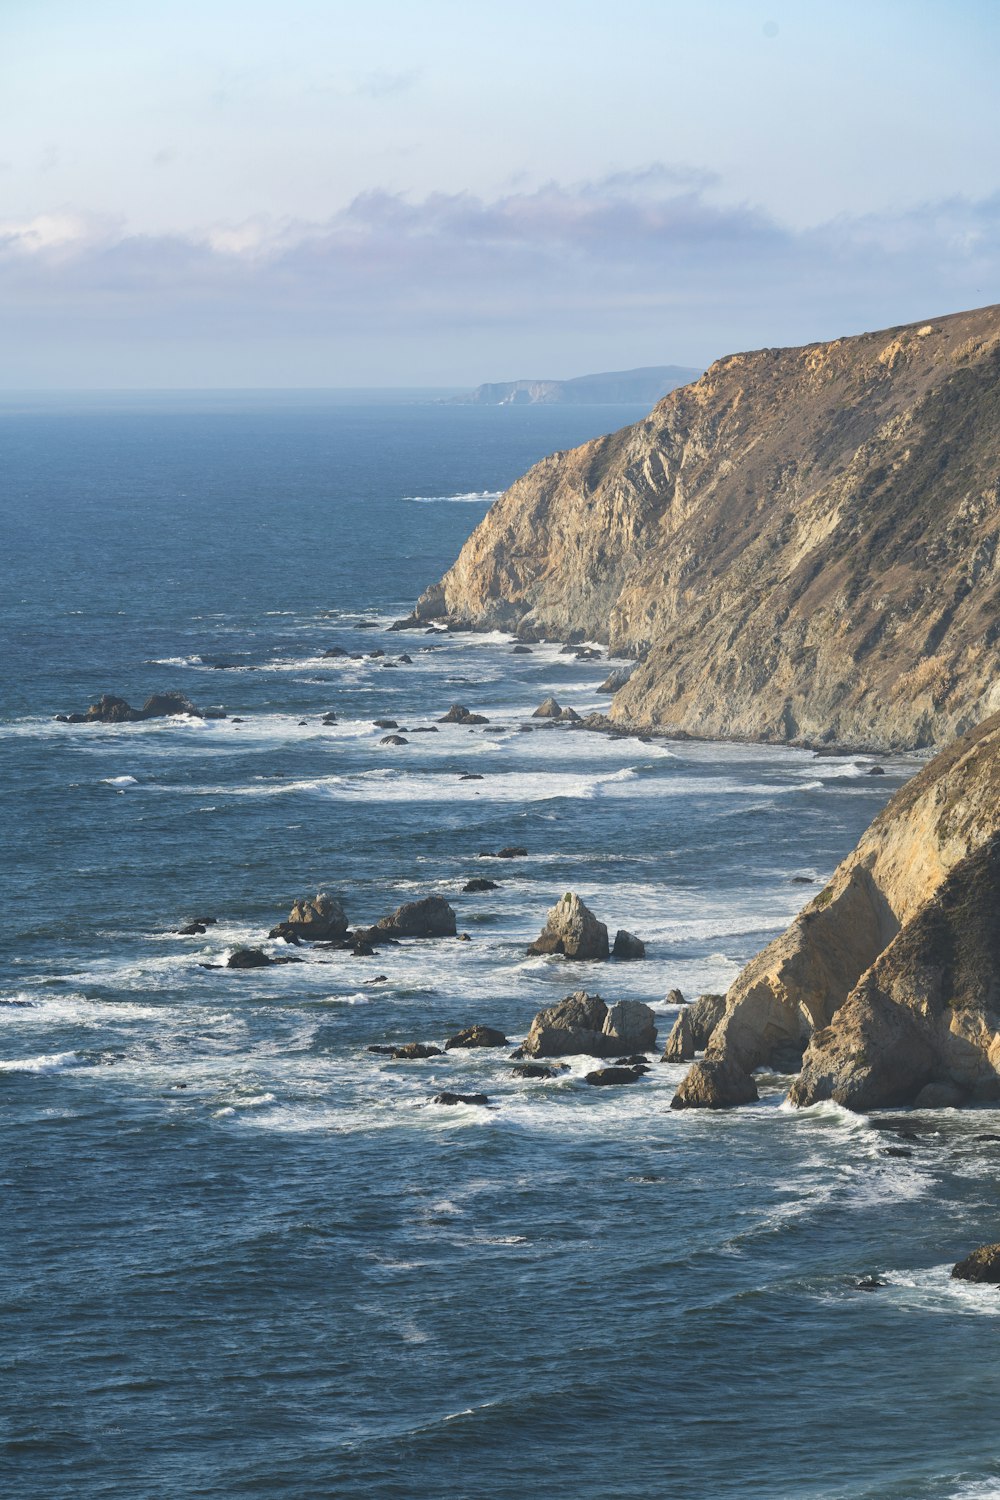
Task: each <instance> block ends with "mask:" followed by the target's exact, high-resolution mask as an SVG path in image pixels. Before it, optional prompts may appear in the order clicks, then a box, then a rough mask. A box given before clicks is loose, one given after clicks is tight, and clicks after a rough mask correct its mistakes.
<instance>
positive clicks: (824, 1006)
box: [681, 714, 1000, 1109]
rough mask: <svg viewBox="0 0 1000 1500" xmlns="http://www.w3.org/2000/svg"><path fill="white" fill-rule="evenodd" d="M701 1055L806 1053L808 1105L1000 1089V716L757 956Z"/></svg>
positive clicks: (753, 1063)
mask: <svg viewBox="0 0 1000 1500" xmlns="http://www.w3.org/2000/svg"><path fill="white" fill-rule="evenodd" d="M803 1052H804V1056H803V1055H802V1054H803ZM705 1057H706V1061H707V1062H709V1063H712V1064H715V1063H720V1064H723V1063H724V1064H725V1065H726V1068H727V1070H729V1073H730V1074H732V1072H733V1070H736V1071H737V1072H738V1073H739V1074H740V1075H742V1076H743V1077H744V1078H745V1077H747V1076H748V1075H749V1074H750V1073H751V1072H752V1071H753V1070H754V1069H755V1068H757V1067H759V1066H761V1065H763V1064H767V1065H771V1066H775V1067H778V1068H779V1069H782V1070H784V1071H797V1070H798V1068H799V1064H800V1059H801V1071H800V1072H799V1076H798V1078H797V1079H796V1081H795V1083H794V1084H793V1086H792V1090H791V1099H792V1101H793V1102H794V1103H796V1104H802V1105H805V1104H813V1103H815V1102H817V1101H819V1100H822V1099H834V1100H836V1101H837V1102H838V1103H841V1104H844V1105H846V1106H848V1107H849V1108H854V1109H871V1108H876V1107H879V1106H882V1105H887V1104H901V1103H909V1102H912V1101H914V1100H917V1099H920V1098H921V1094H922V1092H923V1097H924V1099H925V1100H926V1102H928V1103H931V1102H943V1101H945V1100H949V1101H953V1102H961V1101H967V1100H982V1099H995V1098H998V1097H1000V714H995V715H994V716H993V717H992V718H991V719H989V720H987V721H986V722H985V723H984V724H982V725H981V726H980V727H979V728H978V729H977V730H974V731H973V732H971V733H970V734H968V735H966V736H964V737H963V738H962V739H960V740H958V741H956V742H955V743H954V744H953V745H951V746H950V747H949V748H948V749H947V750H945V751H942V752H941V754H940V755H938V756H937V757H936V758H935V759H934V760H933V761H931V762H930V764H929V765H928V766H926V767H925V768H924V770H923V771H922V772H921V773H920V774H919V775H918V776H915V777H914V778H913V780H912V781H910V782H908V783H907V784H906V785H905V786H904V787H903V788H902V789H901V790H900V791H899V792H898V793H897V794H896V796H895V797H894V798H893V799H892V801H891V802H890V803H889V804H888V805H887V806H886V808H885V809H884V810H883V812H882V813H881V814H880V815H879V817H878V818H876V820H875V822H874V823H873V824H872V825H871V827H870V828H869V829H868V830H867V832H866V833H865V834H864V836H863V837H862V839H861V841H860V842H859V844H858V846H857V847H856V849H855V850H854V851H853V853H851V854H850V855H849V856H848V857H847V859H845V860H844V861H843V863H842V864H841V865H840V866H839V867H838V869H837V870H836V872H835V873H834V876H833V879H832V880H831V881H830V884H829V885H828V886H827V887H826V888H825V889H824V890H823V891H821V892H820V893H819V895H817V896H816V897H815V898H814V899H813V900H812V901H811V902H810V903H809V905H808V906H806V907H805V908H804V910H803V911H802V912H801V913H800V914H799V916H798V917H796V919H795V921H794V922H793V923H792V924H791V926H790V927H789V928H788V929H787V931H786V932H784V933H783V934H782V936H781V937H779V938H777V939H776V940H775V942H773V943H771V944H770V946H769V947H767V948H765V949H764V951H763V952H762V953H760V954H758V956H757V957H756V958H755V959H753V961H752V962H751V963H750V964H748V965H747V967H746V968H745V969H744V971H743V973H742V974H741V975H740V976H739V978H738V979H737V980H736V982H735V984H734V985H733V986H732V988H731V989H730V991H729V993H728V995H727V997H726V1008H725V1012H724V1014H723V1016H722V1019H721V1020H720V1021H719V1022H718V1024H717V1025H716V1027H715V1029H714V1030H713V1032H712V1034H711V1036H710V1037H709V1039H708V1045H707V1047H706V1053H705ZM697 1066H698V1065H697V1064H696V1067H697ZM699 1080H700V1075H699ZM696 1082H698V1087H695V1086H694V1085H695V1083H696ZM691 1084H692V1086H691V1088H690V1089H682V1091H681V1102H682V1103H684V1102H687V1103H690V1104H692V1105H697V1104H699V1103H700V1102H702V1099H701V1093H702V1091H701V1088H700V1081H698V1080H695V1079H694V1078H692V1080H691Z"/></svg>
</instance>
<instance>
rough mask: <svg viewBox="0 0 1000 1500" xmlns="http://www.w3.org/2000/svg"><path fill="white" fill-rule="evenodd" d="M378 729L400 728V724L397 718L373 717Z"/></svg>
mask: <svg viewBox="0 0 1000 1500" xmlns="http://www.w3.org/2000/svg"><path fill="white" fill-rule="evenodd" d="M372 723H373V724H374V726H375V728H376V729H398V728H399V725H398V724H397V723H396V720H395V719H372Z"/></svg>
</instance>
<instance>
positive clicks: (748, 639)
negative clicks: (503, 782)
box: [416, 307, 1000, 747]
mask: <svg viewBox="0 0 1000 1500" xmlns="http://www.w3.org/2000/svg"><path fill="white" fill-rule="evenodd" d="M998 375H1000V308H998V307H989V308H983V309H979V310H978V311H974V312H967V313H958V314H955V315H953V316H951V317H945V318H937V319H934V320H933V321H932V322H929V323H925V324H919V325H918V324H914V325H912V326H909V327H900V328H893V329H889V330H887V331H884V332H881V333H867V334H863V335H861V336H859V337H854V338H842V339H837V340H835V341H833V342H832V343H826V344H812V345H809V346H807V347H805V348H801V349H763V350H758V351H757V352H755V353H750V354H735V355H731V356H729V357H728V358H725V359H722V360H719V361H718V362H717V363H716V364H714V365H713V366H712V367H711V369H709V370H708V371H707V373H706V374H705V375H704V376H702V378H701V379H700V380H698V381H696V382H695V383H694V384H692V385H688V386H685V387H683V388H682V389H680V390H675V391H673V392H672V393H671V394H670V395H668V396H667V397H666V398H665V399H664V400H663V401H661V402H660V403H659V405H658V406H656V407H655V408H654V410H653V411H652V413H651V414H650V416H649V417H647V418H646V419H645V420H644V421H642V422H639V423H637V424H636V425H635V426H633V427H627V428H624V429H622V430H621V431H620V432H616V433H612V434H611V435H610V436H607V437H603V438H598V439H596V440H595V441H593V442H590V443H586V444H584V445H583V446H582V447H580V448H577V449H574V450H573V451H572V452H568V453H557V454H554V455H553V456H552V457H550V458H546V459H544V460H543V461H542V462H541V463H539V464H537V465H536V466H535V467H534V468H533V469H532V470H531V471H530V472H529V473H528V474H527V475H525V476H524V477H523V478H522V479H520V480H518V481H517V483H516V484H514V485H513V487H512V488H511V489H509V490H508V491H507V492H506V494H504V495H503V496H502V497H501V498H500V499H499V500H498V501H497V502H496V504H495V505H494V506H493V507H492V508H491V510H490V511H489V513H488V514H487V516H486V517H485V519H484V520H483V521H482V522H481V524H480V525H479V526H478V527H477V529H476V530H475V532H474V533H473V534H472V536H471V537H470V538H469V540H468V542H467V543H466V544H465V546H464V547H463V549H462V551H461V554H460V555H459V557H458V559H457V561H456V562H455V564H454V566H453V567H452V568H451V570H450V571H449V572H448V573H447V574H446V575H445V577H444V579H443V580H442V581H441V582H440V583H439V584H437V585H435V586H434V587H433V588H431V589H429V590H428V591H427V592H426V593H425V594H424V596H423V597H422V599H421V600H420V602H419V604H418V606H417V610H416V614H417V616H418V617H419V618H420V619H421V620H423V621H427V620H430V619H432V618H434V617H437V616H449V615H450V616H454V617H458V618H460V619H461V620H463V621H464V622H466V623H469V624H472V625H475V626H477V627H480V628H502V629H507V630H513V631H515V632H517V633H518V634H519V635H520V636H521V637H522V638H524V639H534V638H538V637H549V638H557V639H563V640H565V639H567V638H572V637H574V636H575V638H576V639H578V640H579V639H584V638H587V639H598V640H602V641H605V642H607V643H608V644H609V646H610V648H611V650H612V651H613V652H614V653H616V654H619V655H624V656H631V657H637V658H640V665H639V666H638V667H637V668H636V670H635V671H634V673H633V674H632V676H631V678H630V680H629V681H628V682H627V683H625V685H624V686H622V687H620V688H619V690H618V692H617V693H616V695H615V697H614V700H613V703H612V709H611V717H612V719H613V721H615V722H616V723H618V724H623V725H644V726H655V727H658V728H659V729H661V730H662V731H666V732H671V731H675V730H684V731H688V732H691V733H694V734H698V735H704V736H714V737H723V738H727V737H728V738H748V739H754V740H766V741H779V742H788V741H807V742H813V743H825V742H839V743H841V744H845V745H853V746H882V747H914V746H929V745H941V744H944V743H946V742H947V741H948V740H949V739H950V738H951V737H952V736H953V735H955V734H957V733H961V732H963V731H964V730H967V729H968V728H970V727H971V726H972V725H974V724H975V723H977V722H978V721H979V720H981V719H982V718H984V717H986V716H987V715H988V714H989V713H991V712H993V711H995V710H996V709H997V708H998V707H1000V670H998V669H1000V627H998V623H997V620H998V609H1000V547H998V538H1000V457H998V444H997V431H998V428H1000V379H998Z"/></svg>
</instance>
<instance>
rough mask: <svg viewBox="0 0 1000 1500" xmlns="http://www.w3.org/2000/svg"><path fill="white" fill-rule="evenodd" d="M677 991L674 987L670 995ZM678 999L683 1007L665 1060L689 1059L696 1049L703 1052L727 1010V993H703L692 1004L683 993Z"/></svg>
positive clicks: (680, 1060)
mask: <svg viewBox="0 0 1000 1500" xmlns="http://www.w3.org/2000/svg"><path fill="white" fill-rule="evenodd" d="M675 994H676V995H679V994H680V991H679V990H671V992H670V995H668V996H667V999H668V1000H670V998H671V995H675ZM671 1003H673V1004H676V1003H678V1002H676V1001H672V1002H671ZM679 1003H680V1004H681V1010H680V1011H679V1012H678V1014H677V1020H676V1021H675V1022H674V1025H673V1030H672V1031H671V1033H670V1035H669V1036H668V1037H667V1045H666V1046H665V1047H664V1049H663V1059H662V1060H663V1061H664V1062H690V1060H691V1058H692V1057H694V1055H695V1053H696V1052H704V1050H705V1048H706V1047H707V1046H708V1039H709V1037H710V1036H711V1035H712V1032H713V1031H714V1030H715V1028H716V1026H717V1025H718V1024H719V1022H720V1021H721V1020H722V1017H723V1015H724V1014H725V1010H726V997H725V995H701V996H700V997H699V998H698V999H697V1000H696V1001H695V1002H694V1004H693V1005H684V1003H683V997H682V999H681V1001H680V1002H679Z"/></svg>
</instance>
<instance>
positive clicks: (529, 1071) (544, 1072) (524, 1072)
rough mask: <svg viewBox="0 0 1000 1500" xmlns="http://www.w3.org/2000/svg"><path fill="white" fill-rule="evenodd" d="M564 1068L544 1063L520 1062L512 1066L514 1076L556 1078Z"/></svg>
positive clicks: (511, 1071)
mask: <svg viewBox="0 0 1000 1500" xmlns="http://www.w3.org/2000/svg"><path fill="white" fill-rule="evenodd" d="M562 1071H563V1070H562V1068H547V1067H546V1066H545V1064H544V1063H518V1064H517V1065H516V1066H515V1067H513V1068H511V1070H510V1073H511V1077H512V1078H556V1077H558V1075H559V1074H560V1073H561V1072H562Z"/></svg>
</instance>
